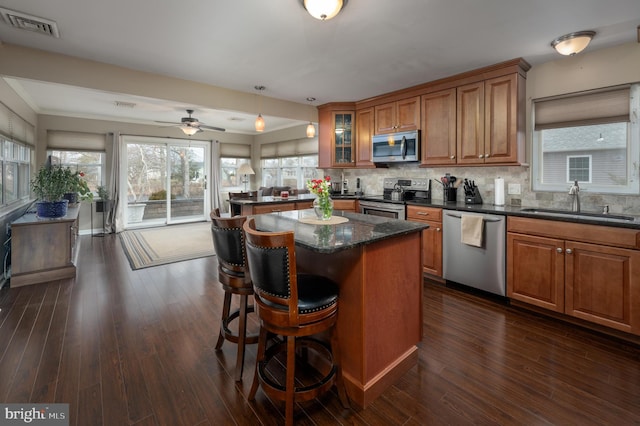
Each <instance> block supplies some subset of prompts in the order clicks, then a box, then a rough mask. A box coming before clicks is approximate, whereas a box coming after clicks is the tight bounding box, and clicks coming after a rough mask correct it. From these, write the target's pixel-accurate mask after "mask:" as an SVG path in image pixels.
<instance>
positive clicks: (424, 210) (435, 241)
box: [407, 205, 442, 277]
mask: <svg viewBox="0 0 640 426" xmlns="http://www.w3.org/2000/svg"><path fill="white" fill-rule="evenodd" d="M407 220H411V221H414V222H422V223H426V224H428V225H429V228H427V229H425V230H424V231H422V266H423V271H424V272H426V273H427V274H431V275H433V276H436V277H442V209H439V208H434V207H422V206H414V205H408V206H407Z"/></svg>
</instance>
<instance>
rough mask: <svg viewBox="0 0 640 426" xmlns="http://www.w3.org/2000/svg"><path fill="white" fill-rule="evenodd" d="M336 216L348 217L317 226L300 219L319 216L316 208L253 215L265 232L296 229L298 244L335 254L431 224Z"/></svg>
mask: <svg viewBox="0 0 640 426" xmlns="http://www.w3.org/2000/svg"><path fill="white" fill-rule="evenodd" d="M334 213H335V216H342V217H345V218H347V219H348V221H347V222H345V223H339V224H335V225H313V224H308V223H303V222H300V221H299V220H300V219H303V218H315V217H316V216H315V213H314V211H313V209H306V210H293V211H286V212H278V213H269V214H260V215H254V216H251V217H253V218H255V220H256V228H257V229H259V230H261V231H268V232H282V231H294V233H295V240H296V244H297V245H300V246H302V247H305V248H307V249H309V250H312V251H315V252H319V253H335V252H338V251H341V250H346V249H350V248H354V247H357V246H361V245H365V244H371V243H374V242H376V241H381V240H384V239H387V238H391V237H396V236H400V235H405V234H410V233H412V232H418V231H422V230H423V229H426V228H428V227H429V226H428V225H426V224H423V223H417V222H409V221H405V220H397V219H389V218H385V217H379V216H373V215H364V214H360V213H350V212H344V211H335V212H334Z"/></svg>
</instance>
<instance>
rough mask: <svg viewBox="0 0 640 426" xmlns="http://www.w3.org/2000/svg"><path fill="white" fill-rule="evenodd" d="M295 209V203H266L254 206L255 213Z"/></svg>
mask: <svg viewBox="0 0 640 426" xmlns="http://www.w3.org/2000/svg"><path fill="white" fill-rule="evenodd" d="M295 209H296V205H295V203H280V204H265V205H262V206H254V207H253V214H263V213H276V212H286V211H289V210H295Z"/></svg>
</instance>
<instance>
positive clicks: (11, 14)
mask: <svg viewBox="0 0 640 426" xmlns="http://www.w3.org/2000/svg"><path fill="white" fill-rule="evenodd" d="M0 15H2V17H3V18H4V21H5V22H6V23H7V24H9V25H11V26H12V27H15V28H20V29H22V30H27V31H33V32H34V33H40V34H45V35H48V36H51V37H55V38H60V33H59V32H58V26H57V24H56V23H55V22H54V21H51V20H49V19H44V18H38V17H37V16H32V15H28V14H26V13H22V12H16V11H15V10H9V9H5V8H2V7H0Z"/></svg>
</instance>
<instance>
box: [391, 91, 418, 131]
mask: <svg viewBox="0 0 640 426" xmlns="http://www.w3.org/2000/svg"><path fill="white" fill-rule="evenodd" d="M395 126H396V128H395V131H396V132H407V131H409V130H416V129H419V128H420V97H419V96H416V97H413V98H408V99H403V100H401V101H398V102H396V122H395Z"/></svg>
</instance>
